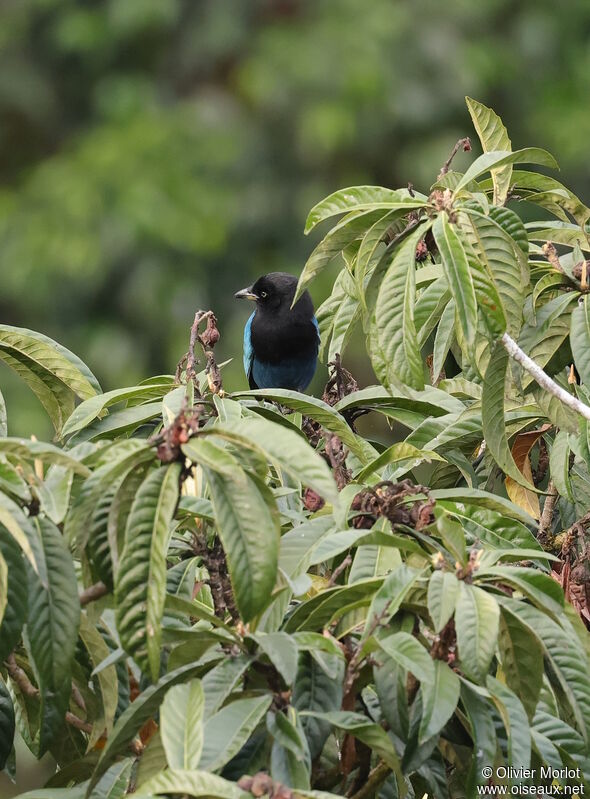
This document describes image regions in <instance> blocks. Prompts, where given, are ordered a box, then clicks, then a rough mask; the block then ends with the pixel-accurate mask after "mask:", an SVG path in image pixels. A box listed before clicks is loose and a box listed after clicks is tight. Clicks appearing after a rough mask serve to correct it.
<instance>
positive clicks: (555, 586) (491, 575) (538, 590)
mask: <svg viewBox="0 0 590 799" xmlns="http://www.w3.org/2000/svg"><path fill="white" fill-rule="evenodd" d="M474 580H477V581H478V582H479V581H480V580H481V581H488V580H493V581H494V582H501V583H506V584H508V585H511V586H512V587H513V588H515V589H516V590H517V591H520V592H521V593H522V594H524V595H525V596H526V597H527V598H528V599H530V600H531V602H533V604H535V605H538V606H539V607H541V608H542V609H545V610H548V611H549V613H552V614H553V615H554V616H556V617H559V616H560V615H561V614H562V613H563V603H564V598H563V589H562V588H561V586H560V585H559V583H557V582H556V581H555V580H554V579H553V578H552V577H550V576H549V575H548V574H544V573H543V572H541V571H537V570H535V569H529V568H527V567H525V566H489V567H485V568H481V569H479V570H478V571H477V573H476V574H475V575H474Z"/></svg>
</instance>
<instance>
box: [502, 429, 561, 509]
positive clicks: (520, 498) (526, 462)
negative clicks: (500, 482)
mask: <svg viewBox="0 0 590 799" xmlns="http://www.w3.org/2000/svg"><path fill="white" fill-rule="evenodd" d="M550 427H551V425H550V424H546V425H543V426H542V427H540V428H539V429H538V430H529V431H528V432H526V433H520V434H519V435H518V436H516V438H515V440H514V444H513V445H512V450H511V452H512V457H513V458H514V462H515V463H516V465H517V467H518V468H519V469H520V471H521V472H522V473H523V475H524V476H525V478H526V479H527V480H528V481H529V482H530V483H532V482H533V473H532V467H531V459H530V457H529V453H530V451H531V449H532V447H533V446H534V445H535V443H536V442H537V441H538V440H539V438H540V437H541V436H542V435H543V433H545V432H546V431H547V430H549V428H550ZM506 493H507V494H508V496H509V497H510V499H511V500H512V502H514V503H515V504H516V505H520V507H521V508H523V509H524V510H526V512H527V513H530V515H531V516H532V517H533V519H538V518H539V516H540V515H541V509H540V506H539V497H538V495H537V494H535V493H534V492H533V491H528V490H527V489H526V488H523V487H522V486H520V485H518V483H516V482H515V481H514V480H513V479H512V478H511V477H507V478H506Z"/></svg>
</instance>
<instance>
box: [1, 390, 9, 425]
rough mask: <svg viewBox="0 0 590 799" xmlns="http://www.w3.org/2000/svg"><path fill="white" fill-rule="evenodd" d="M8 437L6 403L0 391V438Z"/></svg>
mask: <svg viewBox="0 0 590 799" xmlns="http://www.w3.org/2000/svg"><path fill="white" fill-rule="evenodd" d="M7 435H8V421H7V416H6V402H5V401H4V395H3V394H2V392H1V391H0V436H7Z"/></svg>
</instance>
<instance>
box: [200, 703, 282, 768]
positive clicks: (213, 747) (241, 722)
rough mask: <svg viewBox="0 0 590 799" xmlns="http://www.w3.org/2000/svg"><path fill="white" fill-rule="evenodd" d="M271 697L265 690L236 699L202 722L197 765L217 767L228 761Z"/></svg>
mask: <svg viewBox="0 0 590 799" xmlns="http://www.w3.org/2000/svg"><path fill="white" fill-rule="evenodd" d="M271 701H272V697H271V696H269V695H268V694H264V695H263V696H254V697H251V698H249V699H237V700H236V701H235V702H231V704H229V705H226V706H225V707H224V708H222V709H221V710H219V711H218V712H217V713H216V714H215V715H214V716H212V717H211V718H210V719H209V720H208V721H207V722H206V724H205V729H204V733H203V752H202V754H201V760H200V762H199V768H201V769H206V770H208V771H216V770H217V769H219V768H221V767H222V766H224V765H225V764H226V763H227V762H229V761H230V760H231V759H232V757H234V755H236V754H237V753H238V752H239V751H240V749H241V748H242V746H244V744H245V743H246V741H247V740H248V739H249V738H250V736H251V735H252V733H253V732H254V730H255V729H256V727H257V726H258V724H259V723H260V722H261V721H262V719H263V718H264V716H265V715H266V711H267V710H268V708H269V707H270V703H271Z"/></svg>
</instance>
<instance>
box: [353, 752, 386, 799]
mask: <svg viewBox="0 0 590 799" xmlns="http://www.w3.org/2000/svg"><path fill="white" fill-rule="evenodd" d="M390 774H391V769H390V768H389V766H388V765H387V764H386V763H384V762H383V761H381V762H380V763H378V764H377V765H376V766H375V768H374V769H373V771H371V773H370V774H369V776H368V778H367V781H366V782H365V784H364V785H363V786H362V788H359V790H358V791H357V792H356V793H353V795H352V796H351V797H350V799H367V797H369V796H372V795H373V794H375V793H376V792H377V788H378V787H379V786H380V785H381V784H382V783H383V782H385V780H386V779H387V777H388V776H389V775H390Z"/></svg>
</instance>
